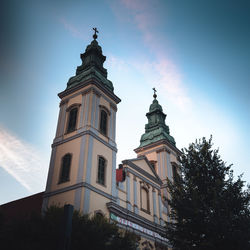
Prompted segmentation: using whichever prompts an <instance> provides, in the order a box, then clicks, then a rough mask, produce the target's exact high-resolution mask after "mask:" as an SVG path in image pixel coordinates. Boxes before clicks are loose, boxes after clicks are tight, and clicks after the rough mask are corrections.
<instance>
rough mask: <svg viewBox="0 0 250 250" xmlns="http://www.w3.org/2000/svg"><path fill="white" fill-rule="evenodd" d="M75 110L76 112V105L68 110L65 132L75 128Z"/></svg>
mask: <svg viewBox="0 0 250 250" xmlns="http://www.w3.org/2000/svg"><path fill="white" fill-rule="evenodd" d="M77 112H78V108H77V107H75V108H72V109H71V110H70V112H69V119H68V128H67V133H70V132H72V131H74V130H76V121H77Z"/></svg>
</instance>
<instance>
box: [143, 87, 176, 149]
mask: <svg viewBox="0 0 250 250" xmlns="http://www.w3.org/2000/svg"><path fill="white" fill-rule="evenodd" d="M153 90H154V95H153V97H154V100H153V103H152V104H151V105H150V107H149V112H148V113H147V114H146V116H147V118H148V123H147V124H146V125H145V133H144V134H143V135H142V136H141V140H140V146H139V148H140V147H144V146H147V145H149V144H151V143H154V142H158V141H161V140H167V141H168V142H170V143H171V144H173V145H175V140H174V137H172V136H171V135H170V133H169V127H168V126H167V125H166V124H165V119H166V115H165V114H164V113H163V111H162V107H161V105H160V104H159V102H158V100H157V99H156V98H157V95H156V90H155V88H153Z"/></svg>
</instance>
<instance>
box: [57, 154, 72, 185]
mask: <svg viewBox="0 0 250 250" xmlns="http://www.w3.org/2000/svg"><path fill="white" fill-rule="evenodd" d="M71 158H72V155H71V154H66V155H64V156H63V158H62V166H61V172H60V178H59V183H62V182H66V181H69V173H70V165H71Z"/></svg>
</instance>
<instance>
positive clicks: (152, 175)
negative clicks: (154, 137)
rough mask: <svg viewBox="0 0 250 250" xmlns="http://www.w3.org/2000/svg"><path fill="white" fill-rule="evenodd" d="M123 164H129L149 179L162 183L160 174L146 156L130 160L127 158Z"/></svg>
mask: <svg viewBox="0 0 250 250" xmlns="http://www.w3.org/2000/svg"><path fill="white" fill-rule="evenodd" d="M122 163H123V164H126V165H128V166H129V167H130V168H131V169H133V170H134V171H136V172H138V173H139V174H140V175H143V176H145V177H146V178H148V179H151V180H152V181H154V182H156V183H158V184H159V185H161V184H162V182H161V180H160V178H159V176H158V175H157V173H156V172H155V170H154V169H153V167H152V166H151V164H150V163H149V161H148V160H147V158H146V157H140V158H135V159H130V160H125V161H123V162H122Z"/></svg>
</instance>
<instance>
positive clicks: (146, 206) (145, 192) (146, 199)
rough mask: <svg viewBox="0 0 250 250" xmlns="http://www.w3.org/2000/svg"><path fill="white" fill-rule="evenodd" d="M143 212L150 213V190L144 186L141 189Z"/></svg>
mask: <svg viewBox="0 0 250 250" xmlns="http://www.w3.org/2000/svg"><path fill="white" fill-rule="evenodd" d="M141 210H142V211H144V212H146V213H150V208H149V190H148V189H147V188H146V187H145V186H144V185H143V186H142V187H141Z"/></svg>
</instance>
